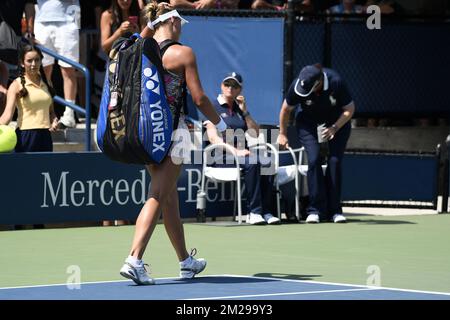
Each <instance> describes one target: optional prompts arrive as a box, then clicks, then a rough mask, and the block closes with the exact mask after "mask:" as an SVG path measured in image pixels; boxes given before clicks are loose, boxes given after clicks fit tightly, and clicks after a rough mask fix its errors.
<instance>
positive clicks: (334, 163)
mask: <svg viewBox="0 0 450 320" xmlns="http://www.w3.org/2000/svg"><path fill="white" fill-rule="evenodd" d="M340 164H341V159H339V157H335V156H334V157H329V158H328V165H329V166H334V167H337V166H339V165H340Z"/></svg>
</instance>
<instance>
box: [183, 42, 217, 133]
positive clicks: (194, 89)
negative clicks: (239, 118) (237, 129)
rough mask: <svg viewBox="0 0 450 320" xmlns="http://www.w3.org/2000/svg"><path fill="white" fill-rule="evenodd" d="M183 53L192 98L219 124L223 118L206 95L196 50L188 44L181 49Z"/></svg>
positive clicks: (211, 119) (187, 82)
mask: <svg viewBox="0 0 450 320" xmlns="http://www.w3.org/2000/svg"><path fill="white" fill-rule="evenodd" d="M180 50H181V51H180V53H179V54H182V58H183V59H182V60H181V61H184V72H185V77H186V84H187V87H188V89H189V91H190V92H191V96H192V100H193V101H194V103H195V105H197V107H198V108H199V109H200V111H201V112H202V113H203V114H204V115H205V116H206V118H208V120H210V121H211V122H212V123H213V124H215V125H217V124H218V123H219V122H220V120H221V118H220V117H219V115H218V114H217V112H216V110H215V109H214V107H213V105H212V104H211V101H210V100H209V98H208V97H207V96H206V94H205V92H204V90H203V87H202V84H201V82H200V77H199V75H198V68H197V60H196V58H195V54H194V51H193V50H192V49H191V48H189V47H186V46H182V47H181V49H180Z"/></svg>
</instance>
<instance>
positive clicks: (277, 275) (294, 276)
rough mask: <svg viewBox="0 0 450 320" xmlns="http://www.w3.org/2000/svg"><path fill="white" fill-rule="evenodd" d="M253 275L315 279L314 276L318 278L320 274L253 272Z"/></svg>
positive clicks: (283, 278)
mask: <svg viewBox="0 0 450 320" xmlns="http://www.w3.org/2000/svg"><path fill="white" fill-rule="evenodd" d="M253 276H254V277H262V278H274V279H277V280H280V279H281V280H302V281H306V280H315V278H320V277H322V275H317V274H311V275H306V274H285V273H255V274H254V275H253Z"/></svg>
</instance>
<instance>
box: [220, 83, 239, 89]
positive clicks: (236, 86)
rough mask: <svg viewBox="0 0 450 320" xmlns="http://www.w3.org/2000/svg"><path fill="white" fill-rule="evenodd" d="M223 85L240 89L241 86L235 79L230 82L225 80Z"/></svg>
mask: <svg viewBox="0 0 450 320" xmlns="http://www.w3.org/2000/svg"><path fill="white" fill-rule="evenodd" d="M223 85H224V86H225V87H231V88H233V89H238V88H240V86H239V85H238V84H237V83H236V82H234V81H230V82H228V81H225V82H224V83H223Z"/></svg>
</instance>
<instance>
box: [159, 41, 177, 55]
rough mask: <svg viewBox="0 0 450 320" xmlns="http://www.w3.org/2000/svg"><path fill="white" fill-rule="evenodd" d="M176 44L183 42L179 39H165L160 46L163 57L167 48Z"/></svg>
mask: <svg viewBox="0 0 450 320" xmlns="http://www.w3.org/2000/svg"><path fill="white" fill-rule="evenodd" d="M174 44H179V45H181V43H179V42H177V41H174V40H172V39H167V40H164V41H163V42H161V43H160V44H159V48H160V51H161V58H162V57H163V56H164V53H166V51H167V49H169V47H170V46H173V45H174Z"/></svg>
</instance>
